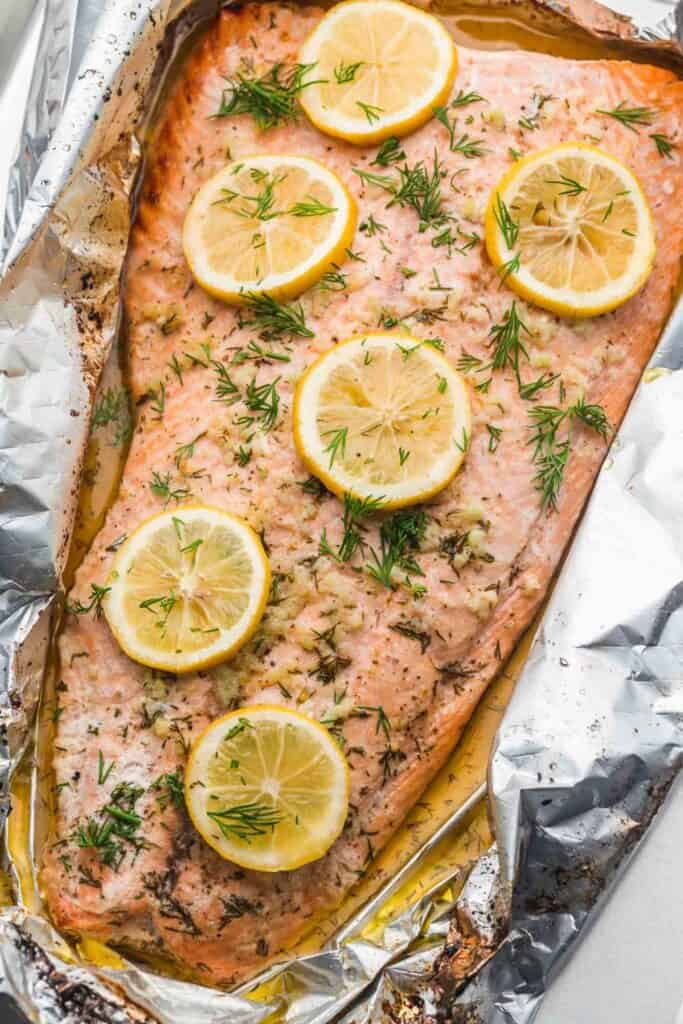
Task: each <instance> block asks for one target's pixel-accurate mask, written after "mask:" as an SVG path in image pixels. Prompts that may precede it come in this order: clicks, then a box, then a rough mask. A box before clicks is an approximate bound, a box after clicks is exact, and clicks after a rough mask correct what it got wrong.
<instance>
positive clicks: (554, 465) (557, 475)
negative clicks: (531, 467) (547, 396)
mask: <svg viewBox="0 0 683 1024" xmlns="http://www.w3.org/2000/svg"><path fill="white" fill-rule="evenodd" d="M529 418H530V420H531V425H530V426H531V429H532V430H533V434H532V436H531V439H530V441H529V443H530V444H533V446H534V453H533V461H534V463H535V464H536V466H537V467H538V471H537V473H536V476H535V478H534V484H535V486H536V489H537V490H538V491H540V493H541V508H543V509H546V508H547V509H552V510H554V509H556V508H557V498H558V495H559V492H560V488H561V486H562V480H563V478H564V471H565V469H566V466H567V460H568V458H569V452H570V447H571V435H570V433H568V434H566V435H565V436H564V437H562V438H560V437H558V431H559V429H560V427H561V426H562V425H563V424H564V423H565V422H567V423H571V421H572V420H579V421H580V422H582V423H583V424H584V425H585V426H587V427H589V428H590V429H591V430H595V431H596V432H597V433H598V434H599V435H600V436H601V437H602V438H607V434H608V432H609V422H608V420H607V416H606V415H605V410H604V409H603V408H602V406H600V405H589V404H588V403H587V402H586V401H585V400H584V399H583V398H580V399H579V400H578V401H577V402H575V403H574V405H571V406H569V407H568V408H567V409H560V408H558V407H556V406H551V405H537V406H534V407H533V408H532V409H530V410H529Z"/></svg>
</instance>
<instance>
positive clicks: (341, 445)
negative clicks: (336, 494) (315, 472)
mask: <svg viewBox="0 0 683 1024" xmlns="http://www.w3.org/2000/svg"><path fill="white" fill-rule="evenodd" d="M330 436H331V440H330V443H329V444H328V445H327V446H326V447H325V448H323V451H324V452H329V454H330V461H329V465H328V469H332V466H333V465H334V460H335V459H336V457H337V455H338V454H339V455H341V457H342V459H343V458H344V456H345V455H346V440H347V438H348V436H349V428H348V427H340V428H339V430H328V431H326V432H325V433H324V434H323V437H330Z"/></svg>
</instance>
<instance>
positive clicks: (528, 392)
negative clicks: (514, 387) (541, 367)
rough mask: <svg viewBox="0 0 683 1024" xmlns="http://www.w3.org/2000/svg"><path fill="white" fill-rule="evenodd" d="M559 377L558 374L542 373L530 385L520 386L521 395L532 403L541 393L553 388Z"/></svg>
mask: <svg viewBox="0 0 683 1024" xmlns="http://www.w3.org/2000/svg"><path fill="white" fill-rule="evenodd" d="M558 377H559V374H558V373H542V374H541V376H540V377H537V378H536V380H532V381H529V382H528V384H520V386H519V394H520V396H521V397H522V398H523V399H524V400H525V401H527V402H531V401H533V400H534V398H535V397H536V395H537V394H538V393H539V392H541V391H545V390H546V388H549V387H551V386H552V385H553V384H554V383H555V381H556V380H557V378H558Z"/></svg>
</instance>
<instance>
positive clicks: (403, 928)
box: [0, 0, 683, 1024]
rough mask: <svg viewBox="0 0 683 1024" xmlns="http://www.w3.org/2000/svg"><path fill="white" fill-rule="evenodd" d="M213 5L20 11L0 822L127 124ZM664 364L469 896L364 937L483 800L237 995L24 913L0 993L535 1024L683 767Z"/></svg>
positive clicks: (681, 392)
mask: <svg viewBox="0 0 683 1024" xmlns="http://www.w3.org/2000/svg"><path fill="white" fill-rule="evenodd" d="M487 2H491V0H487ZM496 2H497V3H498V4H499V5H500V6H502V7H509V6H513V7H520V6H523V5H524V3H526V4H527V6H530V7H531V8H533V10H534V12H535V13H536V14H539V15H542V14H543V13H544V12H545V13H546V14H552V15H554V16H557V15H559V16H560V17H561V18H562V19H564V20H565V21H568V22H569V23H571V24H575V25H577V26H578V25H580V26H582V27H583V28H588V29H589V30H590V31H592V32H593V33H594V34H595V35H597V36H600V37H602V38H604V37H606V36H609V37H618V38H620V39H621V40H623V41H624V42H625V44H626V45H629V46H633V47H646V48H647V49H648V51H650V52H654V53H656V51H657V49H660V50H661V52H666V53H668V54H671V53H677V54H678V55H679V56H680V49H681V41H682V40H683V5H681V4H679V5H678V7H677V9H676V10H675V11H674V10H672V11H671V12H670V13H669V14H667V16H666V17H665V18H664V19H663V20H662V21H661V22H660V23H659V24H657V25H656V26H654V27H653V26H648V25H646V24H639V23H638V22H637V21H629V20H628V19H624V18H619V17H616V16H615V15H614V14H613V13H612V12H610V11H608V10H607V9H606V8H604V7H601V6H600V5H598V4H596V3H593V0H580V2H579V3H576V4H574V3H572V4H569V3H567V2H565V0H514V2H513V0H496ZM220 6H222V5H221V4H220V3H219V2H218V0H204V2H193V0H80V2H77V0H37V3H36V6H35V10H34V12H33V14H32V17H33V18H40V19H41V24H40V32H39V39H38V50H37V57H36V62H35V71H34V75H33V80H32V82H31V86H30V90H29V97H28V103H27V109H26V112H25V117H24V120H23V127H22V133H21V138H20V143H19V147H18V153H19V156H18V159H17V160H16V162H15V164H14V166H13V167H12V169H11V173H10V183H9V194H8V202H7V208H6V220H5V226H4V233H3V241H2V244H1V247H0V255H2V254H3V253H4V254H6V259H5V274H4V278H3V279H2V282H0V371H1V375H0V396H1V398H0V400H1V402H2V417H1V418H0V453H1V455H0V458H1V459H2V462H1V463H0V465H1V466H2V470H1V475H2V491H1V494H2V504H1V505H0V524H1V525H0V565H1V566H2V578H1V579H0V725H1V728H0V782H1V783H2V789H1V790H0V812H1V813H2V815H3V816H4V814H6V812H7V810H8V782H9V779H10V777H11V774H12V772H13V770H14V769H15V768H16V766H17V764H18V762H19V760H20V758H21V756H22V753H23V752H24V751H25V749H26V747H27V745H28V744H29V743H30V742H31V729H32V725H33V721H34V718H35V711H36V708H37V706H38V702H39V699H40V690H41V685H42V678H43V673H44V662H45V654H46V650H47V647H48V642H49V637H50V631H51V628H52V618H53V610H54V606H55V604H56V599H57V598H58V595H59V591H60V581H61V576H62V571H63V568H64V564H65V559H66V554H67V551H68V542H69V537H70V531H71V527H72V523H73V515H74V509H75V502H76V498H77V492H78V481H79V474H80V469H81V462H82V458H83V452H84V448H85V443H86V440H87V432H88V425H89V416H90V411H91V406H92V401H93V398H94V393H95V389H96V386H97V381H98V379H99V375H100V372H101V370H102V367H103V364H104V362H105V360H106V357H107V354H108V352H109V350H110V348H111V345H112V341H113V339H114V337H115V335H116V331H117V329H118V323H119V280H120V274H121V268H122V264H123V260H124V257H125V251H126V246H127V240H128V232H129V227H130V222H131V210H132V200H133V197H134V189H135V185H136V181H137V176H138V172H139V168H140V163H141V147H140V144H139V141H138V139H139V133H140V126H141V125H142V124H143V123H144V118H145V116H146V114H147V113H148V112H149V110H150V109H151V106H152V104H153V101H154V98H155V96H156V95H157V94H158V90H159V87H160V83H161V81H162V77H163V71H164V69H165V68H166V67H167V66H168V65H169V63H170V61H171V60H172V58H173V55H174V52H175V48H176V47H177V46H178V45H179V44H180V42H181V41H182V39H183V38H184V36H185V35H186V33H187V30H188V29H189V28H190V27H191V25H192V24H193V21H194V20H196V19H197V18H200V17H202V16H206V15H208V14H211V13H213V12H215V11H216V10H217V9H218V8H219V7H220ZM654 365H656V366H658V367H660V366H661V367H666V368H668V369H670V370H673V371H677V372H673V373H670V374H668V373H667V374H663V375H660V376H657V379H656V380H653V381H652V382H650V383H646V384H643V385H642V386H641V389H640V391H639V393H638V395H637V397H636V399H635V400H634V403H633V404H632V407H631V410H630V412H629V414H628V417H627V420H626V422H625V424H624V426H623V428H622V430H621V431H620V434H619V438H618V440H617V441H616V442H615V445H614V446H613V451H612V454H611V459H610V463H608V464H607V465H606V467H605V468H604V469H603V472H602V474H601V476H600V479H599V481H598V484H597V487H596V489H595V491H594V494H593V496H592V498H591V501H590V504H589V508H588V512H587V515H586V517H585V519H584V521H583V524H582V527H581V529H580V531H579V534H578V537H577V540H576V542H575V545H574V547H573V549H572V553H571V555H570V557H569V559H568V561H567V564H566V566H565V568H564V570H563V573H562V577H561V581H560V584H559V587H558V589H557V591H556V593H555V595H554V597H553V600H552V602H551V605H550V607H549V609H548V612H547V614H546V616H545V619H544V622H543V626H542V628H541V630H540V633H539V635H538V637H537V639H536V642H535V645H534V647H533V649H532V654H531V657H530V659H529V663H528V665H527V668H526V670H525V672H524V675H523V677H522V679H521V680H520V682H519V684H518V687H517V691H516V695H515V697H514V699H513V701H512V704H511V705H510V708H509V710H508V712H507V714H506V716H505V719H504V722H503V726H502V728H501V730H500V733H499V736H498V740H497V744H496V747H495V750H494V754H493V758H492V763H491V773H490V787H489V800H490V808H491V812H492V816H493V820H494V824H495V829H496V836H497V840H498V844H497V847H496V848H494V849H492V850H491V851H489V853H488V854H486V855H485V856H484V857H483V858H481V859H480V861H479V862H478V863H477V864H476V865H474V866H473V868H472V871H471V873H470V876H469V878H468V880H467V882H466V884H465V885H464V888H463V889H462V892H460V894H459V895H458V891H459V889H460V887H461V886H462V884H463V882H464V878H462V877H461V872H457V873H456V874H455V875H454V876H453V877H449V878H446V879H445V880H442V881H441V882H440V883H439V884H438V885H437V886H436V887H435V888H434V889H433V890H431V891H429V892H426V893H424V894H423V895H422V897H421V898H420V899H419V900H418V901H417V902H416V903H415V904H414V905H413V906H411V907H409V908H408V909H407V910H404V911H402V912H398V913H397V914H396V915H395V916H393V917H392V916H391V915H390V916H389V917H388V918H387V919H386V920H383V923H382V927H381V928H380V929H379V930H378V929H376V928H375V929H374V930H371V931H370V932H369V931H368V923H369V920H370V915H371V913H378V912H381V911H382V908H383V907H384V906H385V904H386V903H387V901H388V900H389V899H390V897H391V895H392V893H393V892H394V891H395V889H396V886H397V884H398V883H399V881H401V880H403V879H404V878H405V877H407V876H408V874H409V873H410V872H411V871H413V870H417V869H418V868H419V866H420V863H421V861H422V859H423V858H424V857H426V856H427V854H428V853H429V851H430V850H431V849H432V847H433V846H434V843H435V841H436V839H439V840H441V839H443V838H444V837H445V836H448V835H449V834H450V832H451V831H452V832H453V834H455V832H456V830H457V829H458V827H459V826H460V825H461V823H462V821H463V818H464V816H465V815H466V814H467V812H468V809H469V808H470V806H471V805H472V803H474V802H476V801H477V800H479V799H481V798H482V797H483V794H482V793H481V792H478V793H476V794H475V795H474V796H473V798H472V800H471V801H470V802H468V804H467V805H465V806H464V807H463V808H459V809H458V810H457V811H456V812H455V813H454V815H453V816H452V818H451V819H450V820H449V821H448V822H446V824H445V825H444V826H442V828H441V829H440V830H439V833H438V835H437V837H435V840H432V841H430V842H429V843H427V844H426V847H425V848H424V850H423V851H421V852H419V853H418V854H417V855H416V856H415V857H414V858H412V860H411V861H410V862H409V864H408V865H406V868H404V869H403V871H402V872H401V873H400V874H399V876H398V877H397V878H396V879H393V880H392V881H391V882H390V883H389V884H388V885H387V886H386V887H385V889H384V890H383V891H382V892H381V893H380V894H378V896H376V897H375V898H374V899H373V900H372V901H371V904H370V906H369V908H366V909H364V910H361V911H360V912H359V913H358V914H357V915H356V916H355V917H354V919H353V920H352V921H350V922H349V923H348V924H347V925H346V926H345V927H344V929H343V930H342V932H340V933H339V934H338V935H337V936H336V938H335V939H334V940H333V941H332V942H331V944H330V946H329V948H327V949H325V950H324V951H322V952H321V953H318V954H315V955H312V956H309V957H301V958H299V959H297V960H292V961H290V962H289V963H286V964H283V965H278V966H276V967H274V968H271V969H270V970H269V971H267V972H265V974H264V975H263V976H261V977H260V978H258V979H255V980H254V981H253V982H251V983H249V984H248V985H245V986H242V988H241V989H240V990H238V991H237V992H235V993H223V992H216V991H213V990H209V989H206V988H203V987H201V986H197V985H191V984H189V983H186V982H181V981H176V980H173V979H170V978H165V977H161V976H159V975H157V974H154V973H153V972H152V971H150V970H147V969H144V968H142V967H139V966H137V965H135V964H132V963H126V962H124V961H121V962H120V964H117V965H116V966H110V967H104V966H102V967H99V968H94V967H93V966H92V965H89V964H87V963H86V962H85V961H83V960H80V959H79V956H78V954H77V953H76V952H75V951H74V950H73V949H72V948H71V947H70V946H69V945H67V943H66V942H65V941H64V940H63V939H62V938H61V937H60V936H59V935H58V933H57V932H55V930H54V929H53V928H52V927H51V926H50V924H49V923H48V922H47V921H46V920H45V919H44V918H42V917H40V916H38V915H36V914H35V913H32V912H30V910H29V909H28V908H24V907H21V906H15V907H11V908H7V909H5V910H3V911H2V912H1V913H0V963H1V964H2V969H1V972H0V992H4V993H6V994H8V995H11V996H12V997H13V998H14V1000H15V1001H16V1002H17V1004H18V1005H19V1006H20V1007H21V1008H22V1009H23V1011H24V1012H25V1013H26V1015H27V1016H28V1017H29V1018H30V1019H31V1020H35V1021H41V1022H49V1024H53V1022H54V1024H57V1022H60V1024H80V1022H85V1021H90V1020H102V1021H105V1022H111V1024H128V1022H147V1021H152V1020H154V1021H161V1022H162V1024H174V1022H177V1021H180V1020H185V1019H187V1020H192V1021H193V1024H194V1022H197V1024H203V1022H204V1021H206V1022H207V1024H208V1022H209V1021H211V1022H212V1024H213V1022H222V1021H225V1022H228V1021H229V1022H230V1024H260V1022H261V1021H262V1020H264V1019H265V1018H266V1017H267V1016H269V1015H270V1014H272V1013H277V1014H278V1015H279V1016H280V1019H284V1020H286V1021H289V1022H293V1024H294V1022H295V1024H324V1022H327V1021H330V1020H332V1019H335V1018H337V1019H341V1020H343V1021H344V1022H345V1024H352V1022H353V1024H371V1022H375V1021H383V1020H385V1019H387V1020H388V1019H391V1020H395V1021H405V1022H412V1021H430V1020H436V1019H439V1020H441V1019H443V1018H450V1019H452V1020H454V1021H462V1022H465V1021H472V1022H481V1024H483V1022H486V1024H488V1022H491V1024H494V1022H495V1024H497V1022H499V1021H500V1022H503V1021H505V1022H510V1021H514V1022H519V1024H521V1022H523V1021H527V1020H530V1019H531V1018H532V1016H533V1013H534V1010H535V1008H536V1007H537V1005H538V1001H539V999H540V998H541V995H542V993H543V991H544V989H545V987H546V985H547V983H548V979H549V977H550V976H551V975H552V971H553V970H554V969H556V967H557V964H558V963H559V961H560V959H561V957H562V956H563V955H565V954H566V952H567V950H568V949H569V948H570V946H571V944H572V942H574V941H575V939H576V938H577V936H578V934H579V932H580V931H581V928H582V927H583V926H584V924H585V922H586V920H587V918H588V916H589V914H590V913H591V912H592V910H593V908H594V906H595V905H596V903H599V899H600V897H601V896H602V895H603V894H604V892H605V891H606V889H607V887H608V885H609V884H610V882H611V881H612V879H613V878H614V876H615V875H616V873H617V871H618V869H619V868H620V867H621V865H622V864H623V863H624V862H625V860H626V859H627V857H628V856H629V854H630V853H631V852H632V851H633V850H634V849H635V847H636V845H637V842H638V840H639V839H640V837H641V836H642V834H643V832H644V830H645V829H646V827H647V824H648V823H649V821H650V820H651V818H652V816H653V815H654V814H655V813H656V811H657V810H658V808H659V807H660V806H661V804H662V801H663V799H664V797H665V794H666V791H667V789H668V786H669V785H670V782H671V780H672V778H673V776H674V773H675V771H676V770H677V769H678V767H679V766H680V762H681V746H682V743H681V740H682V733H681V715H683V694H682V693H681V689H682V684H681V683H680V682H678V680H680V679H681V678H683V674H682V672H681V668H682V666H681V652H682V651H683V640H682V639H681V638H682V637H683V629H682V624H681V602H682V599H683V581H682V580H681V571H680V563H681V554H682V541H683V535H682V532H681V530H682V528H681V525H680V524H681V522H683V516H682V515H681V513H682V512H683V494H682V493H681V487H680V481H679V480H678V479H677V478H675V477H673V479H672V467H676V466H677V465H680V437H677V434H676V428H675V425H676V423H677V416H676V412H677V411H678V409H680V408H681V401H682V400H683V374H682V373H681V367H683V316H682V315H681V309H680V308H679V315H678V316H677V317H676V318H674V320H672V322H671V324H670V326H669V328H668V330H667V332H666V334H665V336H664V338H663V340H662V342H661V344H660V347H659V350H658V355H657V357H656V360H655V364H654ZM639 545H640V547H639ZM636 578H637V579H638V587H637V591H636V588H634V587H633V585H632V581H633V580H634V579H636ZM8 866H9V867H10V869H11V867H12V864H11V859H8ZM259 986H260V987H259ZM257 989H258V992H259V993H262V992H264V991H267V992H268V996H267V997H264V996H261V998H256V995H255V993H256V992H257Z"/></svg>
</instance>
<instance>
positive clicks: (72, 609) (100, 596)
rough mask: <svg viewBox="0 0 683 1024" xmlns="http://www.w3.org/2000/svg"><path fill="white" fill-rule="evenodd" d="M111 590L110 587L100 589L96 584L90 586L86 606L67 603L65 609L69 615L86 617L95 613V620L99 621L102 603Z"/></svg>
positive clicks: (80, 603) (80, 602)
mask: <svg viewBox="0 0 683 1024" xmlns="http://www.w3.org/2000/svg"><path fill="white" fill-rule="evenodd" d="M110 590H111V587H100V586H98V585H97V583H91V584H90V600H89V601H88V603H87V604H83V602H82V601H74V602H70V601H67V602H66V605H65V608H66V611H67V612H69V614H70V615H88V614H89V613H90V612H94V613H95V618H96V619H99V617H100V615H101V614H102V601H103V600H104V598H105V597H106V595H107V594H108V593H109V591H110Z"/></svg>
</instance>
